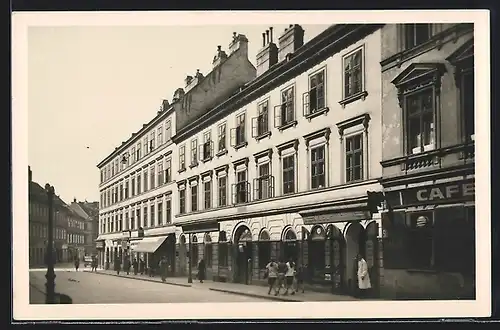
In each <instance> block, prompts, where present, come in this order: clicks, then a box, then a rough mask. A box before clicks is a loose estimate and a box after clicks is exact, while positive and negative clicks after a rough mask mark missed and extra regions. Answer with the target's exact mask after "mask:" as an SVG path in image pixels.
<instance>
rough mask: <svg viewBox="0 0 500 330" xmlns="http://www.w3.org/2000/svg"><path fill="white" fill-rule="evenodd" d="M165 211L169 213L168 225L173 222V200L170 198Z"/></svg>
mask: <svg viewBox="0 0 500 330" xmlns="http://www.w3.org/2000/svg"><path fill="white" fill-rule="evenodd" d="M165 209H166V210H165V213H167V225H168V224H170V223H172V201H171V200H170V199H168V200H167V202H166V205H165Z"/></svg>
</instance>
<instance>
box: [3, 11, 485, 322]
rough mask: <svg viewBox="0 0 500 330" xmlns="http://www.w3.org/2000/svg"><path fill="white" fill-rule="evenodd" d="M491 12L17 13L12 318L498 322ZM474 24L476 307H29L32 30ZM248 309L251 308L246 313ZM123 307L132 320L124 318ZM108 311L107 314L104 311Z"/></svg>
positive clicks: (372, 303)
mask: <svg viewBox="0 0 500 330" xmlns="http://www.w3.org/2000/svg"><path fill="white" fill-rule="evenodd" d="M489 18H490V17H489V11H487V10H425V11H422V10H418V11H403V10H395V11H387V10H385V11H375V10H372V11H342V12H339V11H307V12H305V11H302V12H300V11H298V12H279V11H278V12H275V11H273V12H271V11H268V12H264V11H262V12H257V11H254V12H175V13H174V12H15V13H13V15H12V68H13V69H12V72H13V75H12V91H13V97H12V104H13V106H12V180H13V184H12V194H13V195H12V197H13V205H12V206H13V209H12V211H13V212H12V214H13V219H14V221H13V227H12V228H13V237H12V242H13V247H12V253H13V258H12V260H13V277H12V278H13V307H14V310H13V316H14V319H15V320H19V321H21V320H72V319H87V320H99V319H107V320H110V319H117V320H133V319H152V320H156V319H161V320H165V319H166V320H170V319H171V320H181V319H252V318H254V319H255V318H257V319H260V318H266V319H272V318H321V319H324V318H338V319H344V318H359V319H362V318H397V317H405V318H406V317H419V318H423V317H424V318H427V317H436V318H441V317H474V316H476V317H480V316H489V315H490V314H491V279H490V274H491V234H490V232H491V228H490V227H491V223H490V222H491V220H490V219H491V217H490V182H491V180H490V135H489V133H490V129H489V128H490V118H489V115H490V102H489V100H490V64H489V63H490V29H489V21H490V19H489ZM407 21H408V22H410V21H412V22H433V23H444V22H470V23H474V24H475V31H474V38H475V45H474V51H475V61H476V66H475V68H476V80H475V81H476V99H475V100H476V109H478V111H476V123H477V126H478V128H479V129H476V132H477V133H476V141H477V142H476V153H475V155H476V156H475V159H476V168H477V170H476V174H475V175H476V176H475V177H476V206H477V207H476V212H477V213H476V219H477V225H476V242H478V243H479V244H477V247H476V266H477V272H476V274H477V278H476V288H477V294H476V298H477V299H476V300H475V301H382V302H381V301H366V302H364V301H363V302H359V301H357V302H355V303H354V302H307V303H279V302H270V303H267V302H266V303H251V304H250V303H239V304H235V303H211V304H207V303H199V304H194V303H193V304H191V303H183V304H155V308H151V305H150V304H127V305H120V304H106V305H99V304H92V305H50V306H49V305H29V297H28V296H29V293H28V291H29V290H28V287H29V286H28V283H29V281H28V278H29V276H28V275H29V273H28V257H27V256H28V221H26V219H28V185H27V184H26V183H27V182H28V171H27V166H28V104H27V90H28V79H27V70H28V68H27V56H28V41H27V34H28V33H27V32H28V28H29V27H35V26H67V25H84V26H109V25H115V26H116V25H119V26H155V25H206V24H212V25H215V24H217V25H220V24H224V25H226V24H227V25H243V24H247V25H249V24H255V22H258V24H269V23H270V24H290V23H298V24H332V23H401V22H407ZM245 305H247V306H245ZM124 306H126V310H127V312H126V313H124V310H123V308H124ZM103 307H105V308H103Z"/></svg>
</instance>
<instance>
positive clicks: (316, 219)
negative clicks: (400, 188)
mask: <svg viewBox="0 0 500 330" xmlns="http://www.w3.org/2000/svg"><path fill="white" fill-rule="evenodd" d="M367 219H371V214H370V212H369V211H350V212H335V213H327V214H317V215H307V216H303V220H304V224H306V225H316V224H321V223H332V222H345V221H359V220H367Z"/></svg>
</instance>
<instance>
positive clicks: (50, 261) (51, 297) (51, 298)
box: [45, 183, 56, 304]
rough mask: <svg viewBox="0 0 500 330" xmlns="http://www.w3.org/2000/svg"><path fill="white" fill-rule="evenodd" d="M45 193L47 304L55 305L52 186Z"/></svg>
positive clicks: (47, 185)
mask: <svg viewBox="0 0 500 330" xmlns="http://www.w3.org/2000/svg"><path fill="white" fill-rule="evenodd" d="M45 191H46V192H47V199H48V204H49V205H48V207H49V225H48V227H49V228H48V229H49V235H48V236H49V237H48V247H47V249H48V251H49V252H48V253H47V274H46V275H45V278H46V279H47V282H46V283H45V288H46V296H45V303H47V304H54V303H55V286H56V284H55V279H56V274H55V272H54V255H53V249H54V234H53V230H54V215H53V214H52V210H53V204H54V187H52V186H51V185H50V184H48V183H47V184H46V185H45Z"/></svg>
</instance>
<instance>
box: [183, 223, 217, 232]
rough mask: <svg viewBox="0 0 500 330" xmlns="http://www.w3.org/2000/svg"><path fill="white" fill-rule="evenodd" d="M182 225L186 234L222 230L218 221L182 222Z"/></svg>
mask: <svg viewBox="0 0 500 330" xmlns="http://www.w3.org/2000/svg"><path fill="white" fill-rule="evenodd" d="M181 227H182V232H183V233H184V234H194V233H207V232H213V231H220V226H219V222H218V221H210V222H199V223H196V222H195V223H189V224H182V225H181Z"/></svg>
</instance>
